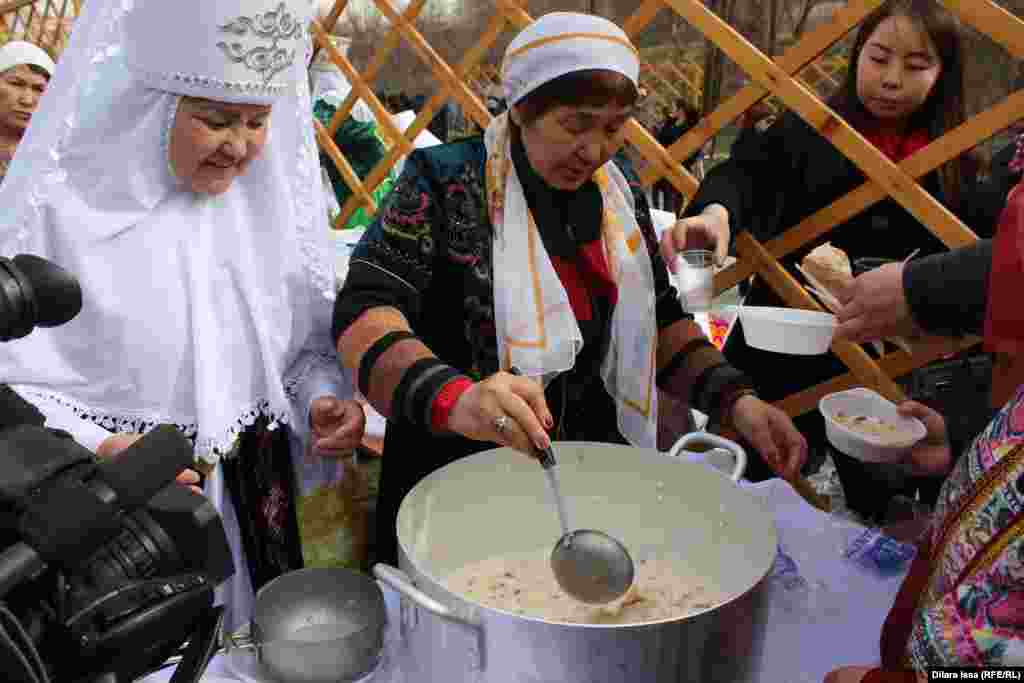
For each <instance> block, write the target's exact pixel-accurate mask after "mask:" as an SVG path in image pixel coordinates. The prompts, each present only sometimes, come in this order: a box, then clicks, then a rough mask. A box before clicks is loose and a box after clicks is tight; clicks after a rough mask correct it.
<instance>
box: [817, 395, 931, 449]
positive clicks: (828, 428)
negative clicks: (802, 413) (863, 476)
mask: <svg viewBox="0 0 1024 683" xmlns="http://www.w3.org/2000/svg"><path fill="white" fill-rule="evenodd" d="M818 410H820V411H821V414H822V415H823V416H824V417H825V436H826V437H827V438H828V440H829V442H830V443H831V444H832V445H833V446H835V447H836V449H838V450H839V452H841V453H845V454H846V455H849V456H850V457H852V458H856V459H858V460H862V461H864V462H881V463H894V462H900V461H902V460H904V459H905V458H906V456H907V454H908V453H909V452H910V450H911V449H912V448H913V447H914V446H915V445H916V444H917V443H918V442H919V441H920V440H921V439H923V438H924V437H925V435H926V434H927V433H928V430H927V429H926V428H925V426H924V423H923V422H921V421H920V420H918V419H917V418H913V417H904V416H903V415H900V414H899V411H898V410H897V409H896V404H895V403H893V402H891V401H888V400H886V399H885V398H884V397H882V396H880V395H878V394H877V393H875V392H874V391H872V390H870V389H866V388H863V387H860V388H857V389H849V390H847V391H840V392H837V393H834V394H829V395H828V396H824V397H822V399H821V400H820V401H818ZM838 413H845V414H846V415H864V416H868V417H873V418H878V419H880V420H885V421H886V422H888V423H890V424H892V425H895V426H896V427H898V428H899V429H900V431H901V434H903V435H904V437H903V438H893V437H888V438H882V437H880V436H875V435H873V434H867V433H864V432H861V431H857V430H854V429H851V428H849V427H847V426H846V425H844V424H841V423H839V422H837V421H836V419H835V416H836V415H837V414H838Z"/></svg>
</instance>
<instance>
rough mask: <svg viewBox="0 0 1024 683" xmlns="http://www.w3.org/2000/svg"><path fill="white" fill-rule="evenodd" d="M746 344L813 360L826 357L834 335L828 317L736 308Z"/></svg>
mask: <svg viewBox="0 0 1024 683" xmlns="http://www.w3.org/2000/svg"><path fill="white" fill-rule="evenodd" d="M733 309H734V310H735V312H736V313H738V314H739V318H740V322H741V323H742V324H743V336H744V337H746V338H747V344H749V345H750V346H753V347H754V348H755V349H761V350H762V351H775V352H776V353H790V354H796V355H801V356H815V355H819V354H822V353H827V352H828V348H829V346H831V345H832V335H833V334H835V331H836V317H835V316H834V315H832V314H831V313H822V312H820V311H805V310H802V309H799V308H774V307H772V306H735V307H733Z"/></svg>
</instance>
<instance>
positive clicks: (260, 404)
mask: <svg viewBox="0 0 1024 683" xmlns="http://www.w3.org/2000/svg"><path fill="white" fill-rule="evenodd" d="M16 391H17V392H18V393H19V394H21V395H23V396H24V397H25V398H32V399H35V400H38V401H44V402H49V403H52V404H55V405H58V406H62V407H64V408H67V409H68V410H70V411H72V412H73V413H74V414H75V416H76V417H78V418H79V419H82V420H85V421H87V422H92V423H93V424H96V425H99V426H100V427H103V428H104V429H106V430H107V431H110V432H113V433H115V434H122V433H136V434H145V433H147V432H149V431H150V430H152V429H153V428H155V427H157V426H159V425H162V424H172V425H174V426H175V427H177V428H178V429H179V430H181V433H182V434H184V435H185V437H186V438H187V439H188V440H189V441H191V442H192V443H193V445H194V448H195V456H196V457H197V458H201V459H203V460H204V461H206V462H207V463H209V464H211V465H216V464H217V462H218V461H219V460H220V459H221V458H227V457H228V456H230V455H231V454H232V452H233V448H234V445H235V441H236V440H237V439H238V436H239V435H240V434H241V433H242V432H244V431H245V430H246V428H248V427H251V426H252V425H253V424H255V422H256V420H257V419H258V418H260V417H266V418H267V419H269V420H270V425H269V427H268V428H269V429H271V430H273V429H276V428H277V427H278V425H287V424H288V423H289V422H290V418H289V415H288V412H287V411H285V410H274V409H273V408H271V406H270V402H269V401H267V400H265V399H262V400H259V401H257V402H256V403H255V404H254V405H251V406H250V407H248V408H246V409H244V410H243V411H242V412H241V414H239V416H238V417H236V418H235V421H234V424H232V425H231V426H229V427H227V428H225V429H224V430H222V432H221V434H220V435H219V436H214V437H206V438H203V439H200V438H198V431H199V430H198V425H197V423H196V422H195V421H188V422H182V421H180V420H175V419H173V418H171V417H167V416H161V415H126V414H124V413H121V414H114V413H110V412H107V411H102V410H97V409H95V408H91V407H89V406H87V405H85V404H84V403H81V402H80V401H76V400H74V399H72V398H69V397H67V396H64V395H61V394H57V393H54V392H48V391H39V390H37V389H33V388H31V387H25V386H18V387H17V388H16Z"/></svg>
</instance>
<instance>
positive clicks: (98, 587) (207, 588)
mask: <svg viewBox="0 0 1024 683" xmlns="http://www.w3.org/2000/svg"><path fill="white" fill-rule="evenodd" d="M81 302H82V298H81V290H80V288H79V286H78V283H77V281H76V280H75V278H74V277H73V276H71V275H70V274H69V273H67V272H66V271H64V270H63V269H61V268H59V267H58V266H56V265H54V264H52V263H50V262H48V261H46V260H44V259H41V258H38V257H34V256H17V257H15V258H14V259H13V260H9V259H4V258H0V340H2V341H9V340H11V339H16V338H18V337H23V336H25V335H27V334H28V333H29V332H31V331H32V329H33V328H34V327H35V326H37V325H39V326H50V327H52V326H56V325H60V324H63V323H65V322H67V321H69V320H71V319H72V318H73V317H74V316H75V315H77V314H78V311H79V310H80V309H81ZM0 411H2V415H0V680H3V681H6V682H10V683H51V682H57V683H65V682H74V683H77V682H83V683H84V682H86V681H89V682H92V683H128V682H129V681H133V680H135V679H137V678H138V677H140V676H143V675H145V674H147V673H149V672H151V671H153V670H155V669H158V668H160V667H161V665H162V664H164V663H165V662H167V661H168V660H169V659H171V658H172V657H173V656H174V655H175V654H176V653H178V652H179V651H180V650H181V649H182V647H183V645H185V643H186V641H187V642H188V646H187V649H186V650H185V652H184V655H183V657H182V659H181V661H180V663H179V664H178V667H177V669H176V671H175V672H174V675H173V677H172V679H171V681H172V683H185V682H190V683H191V682H194V681H198V680H199V678H200V676H201V675H202V673H203V672H204V671H205V669H206V666H207V664H208V662H209V659H210V657H211V656H212V654H213V652H214V650H215V648H216V646H217V643H218V636H219V630H220V626H221V618H222V617H221V612H222V610H221V608H219V607H213V595H214V593H213V591H214V588H215V586H216V585H217V584H219V583H220V582H222V581H223V580H225V579H226V578H228V577H229V576H231V575H232V573H233V572H234V567H233V564H232V560H231V552H230V549H229V547H228V544H227V537H226V535H225V533H224V528H223V525H222V523H221V519H220V516H219V515H218V513H217V510H216V509H215V508H214V507H213V506H212V505H211V504H210V503H209V502H208V501H207V500H206V499H205V498H204V497H202V496H200V495H197V494H195V493H193V492H191V491H190V490H189V489H188V488H186V487H184V486H181V485H178V484H175V483H174V479H175V477H176V476H177V475H178V474H179V473H180V472H181V471H182V470H183V469H185V468H187V467H188V466H189V465H191V463H192V446H191V443H190V442H189V441H188V440H187V439H186V438H185V437H184V436H183V435H182V434H181V433H180V432H179V431H178V430H177V429H176V428H174V427H172V426H169V425H164V426H160V427H157V428H156V429H154V430H153V431H151V432H150V433H148V434H147V435H146V436H145V437H143V438H142V439H140V440H139V441H137V442H136V443H135V444H133V445H132V446H131V447H130V448H128V449H126V450H125V451H124V452H123V453H122V454H120V455H119V456H118V457H117V458H116V459H115V460H110V461H105V462H98V461H97V459H96V457H95V456H94V454H93V453H92V452H90V451H89V450H87V449H85V448H83V447H82V446H80V445H78V444H77V443H75V442H74V441H73V440H72V439H71V437H70V435H69V434H67V433H65V432H60V431H57V430H50V429H45V428H44V427H43V425H44V420H43V417H42V415H41V414H40V413H39V412H38V411H37V410H36V409H35V408H34V406H32V405H31V404H29V403H27V402H25V401H24V400H23V399H21V398H20V397H19V396H18V395H17V394H15V393H14V392H13V391H12V390H11V389H10V388H8V387H2V388H0Z"/></svg>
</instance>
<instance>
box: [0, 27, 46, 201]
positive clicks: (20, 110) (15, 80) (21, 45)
mask: <svg viewBox="0 0 1024 683" xmlns="http://www.w3.org/2000/svg"><path fill="white" fill-rule="evenodd" d="M53 70H54V63H53V60H52V59H50V55H48V54H46V52H45V51H44V50H42V48H39V47H37V46H35V45H33V44H32V43H26V42H24V41H21V40H15V41H11V42H10V43H7V44H6V45H4V46H3V47H0V182H3V178H4V176H5V175H7V167H8V165H9V164H10V163H11V159H13V158H14V150H15V149H17V148H18V143H20V142H21V137H22V136H23V135H24V134H25V129H26V128H28V122H29V120H30V119H31V118H32V113H33V112H35V110H36V105H37V104H39V98H40V97H42V94H43V92H44V91H45V90H46V85H47V84H48V83H49V82H50V76H52V75H53Z"/></svg>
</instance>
